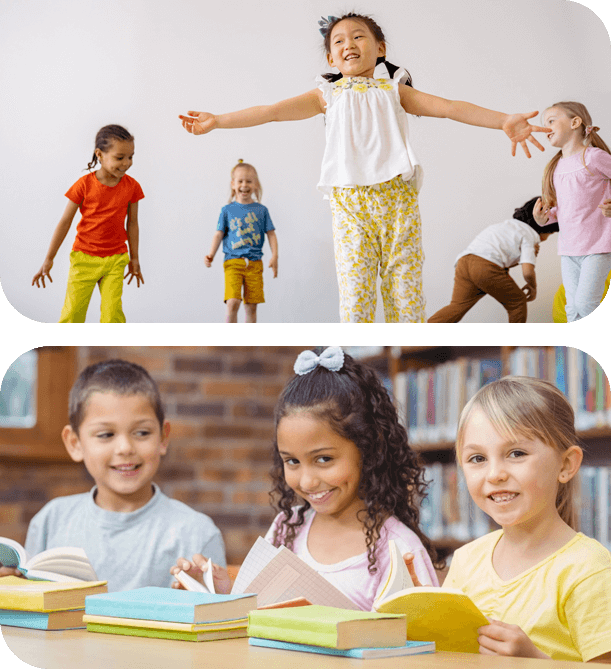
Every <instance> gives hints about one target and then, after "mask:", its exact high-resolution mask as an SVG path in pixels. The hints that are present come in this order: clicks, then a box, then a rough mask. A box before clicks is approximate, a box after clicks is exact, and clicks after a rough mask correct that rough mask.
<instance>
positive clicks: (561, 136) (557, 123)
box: [543, 107, 583, 149]
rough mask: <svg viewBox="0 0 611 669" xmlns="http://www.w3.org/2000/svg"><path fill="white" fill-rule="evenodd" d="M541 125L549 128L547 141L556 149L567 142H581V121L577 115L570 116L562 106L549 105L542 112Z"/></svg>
mask: <svg viewBox="0 0 611 669" xmlns="http://www.w3.org/2000/svg"><path fill="white" fill-rule="evenodd" d="M543 125H544V126H545V127H546V128H551V129H552V132H550V134H549V135H548V136H547V139H548V141H549V143H550V144H551V145H552V146H555V147H556V148H558V149H561V148H563V147H564V146H566V145H567V144H568V143H569V142H574V141H578V142H581V140H582V136H583V128H582V125H583V124H582V121H581V119H580V118H579V117H578V116H571V115H569V114H567V112H566V111H565V110H564V109H562V107H550V108H549V109H546V110H545V113H544V114H543Z"/></svg>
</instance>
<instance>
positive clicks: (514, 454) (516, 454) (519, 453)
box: [509, 449, 526, 458]
mask: <svg viewBox="0 0 611 669" xmlns="http://www.w3.org/2000/svg"><path fill="white" fill-rule="evenodd" d="M509 455H510V457H514V458H521V457H522V456H524V455H526V453H525V452H524V451H520V450H519V449H518V450H515V451H511V453H510V454H509Z"/></svg>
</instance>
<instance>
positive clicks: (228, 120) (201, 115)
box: [178, 88, 325, 135]
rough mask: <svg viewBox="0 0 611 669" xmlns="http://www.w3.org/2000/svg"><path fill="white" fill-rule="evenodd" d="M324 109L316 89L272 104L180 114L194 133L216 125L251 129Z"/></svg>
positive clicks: (292, 119) (212, 128) (196, 133)
mask: <svg viewBox="0 0 611 669" xmlns="http://www.w3.org/2000/svg"><path fill="white" fill-rule="evenodd" d="M324 111H325V106H324V101H323V97H322V92H321V91H320V90H319V89H318V88H315V89H313V90H311V91H308V92H307V93H304V94H303V95H298V96H297V97H294V98H289V99H288V100H282V101H281V102H276V103H275V104H273V105H262V106H259V107H249V108H248V109H242V110H240V111H236V112H229V113H228V114H218V115H215V114H210V113H208V112H197V111H190V112H188V114H189V115H188V116H182V115H181V116H179V117H178V118H179V119H180V120H181V121H182V127H183V128H184V129H185V130H186V131H187V132H190V133H192V134H194V135H204V134H206V133H207V132H210V131H211V130H215V129H216V128H250V127H252V126H255V125H263V123H271V122H272V121H301V120H303V119H306V118H311V117H312V116H316V114H323V113H324Z"/></svg>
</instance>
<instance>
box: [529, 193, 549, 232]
mask: <svg viewBox="0 0 611 669" xmlns="http://www.w3.org/2000/svg"><path fill="white" fill-rule="evenodd" d="M533 218H534V219H535V221H536V223H537V225H547V220H548V216H547V212H546V211H544V210H543V201H542V200H541V198H538V199H537V201H536V202H535V206H534V207H533Z"/></svg>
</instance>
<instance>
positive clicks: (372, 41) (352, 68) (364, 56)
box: [327, 19, 386, 78]
mask: <svg viewBox="0 0 611 669" xmlns="http://www.w3.org/2000/svg"><path fill="white" fill-rule="evenodd" d="M385 54H386V45H385V44H384V42H378V41H377V40H376V38H375V37H374V35H373V33H372V32H371V30H370V29H369V28H368V27H367V25H366V24H365V23H363V22H362V21H358V20H356V19H343V20H342V21H339V22H338V23H336V24H335V25H334V26H333V30H332V31H331V40H330V51H329V53H328V54H327V61H328V63H329V65H330V66H331V67H336V68H337V69H338V70H339V71H340V72H341V73H342V74H343V75H344V76H345V77H368V78H372V77H373V71H374V70H375V66H376V61H377V59H378V56H384V55H385Z"/></svg>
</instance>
